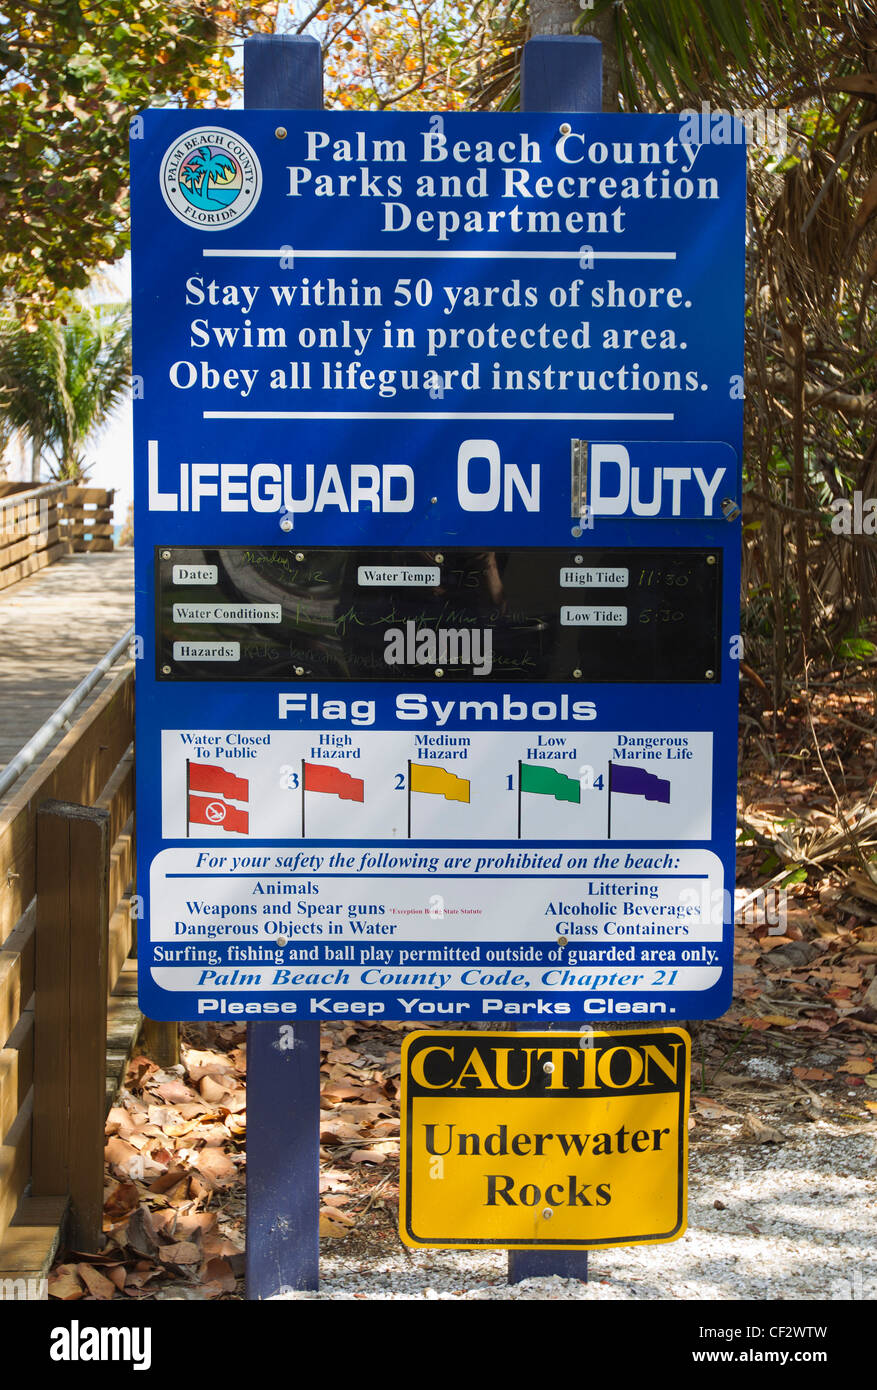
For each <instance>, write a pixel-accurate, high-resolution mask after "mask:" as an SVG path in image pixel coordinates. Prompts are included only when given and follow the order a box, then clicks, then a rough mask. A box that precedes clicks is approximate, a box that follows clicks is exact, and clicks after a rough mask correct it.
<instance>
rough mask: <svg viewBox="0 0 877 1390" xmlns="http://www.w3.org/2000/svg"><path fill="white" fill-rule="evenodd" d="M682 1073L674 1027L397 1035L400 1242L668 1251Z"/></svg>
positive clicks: (681, 1197)
mask: <svg viewBox="0 0 877 1390" xmlns="http://www.w3.org/2000/svg"><path fill="white" fill-rule="evenodd" d="M690 1062H691V1043H690V1039H689V1036H688V1034H687V1033H685V1032H683V1031H682V1030H681V1029H679V1028H653V1029H649V1030H648V1031H644V1032H636V1033H633V1032H626V1031H625V1032H614V1033H613V1032H611V1031H605V1032H592V1031H590V1030H588V1031H586V1032H584V1033H487V1032H483V1033H482V1032H474V1031H473V1032H437V1031H436V1032H423V1033H412V1034H410V1035H409V1037H408V1038H407V1039H406V1040H405V1044H404V1047H403V1051H402V1165H401V1193H400V1204H399V1229H400V1234H401V1237H402V1240H403V1241H404V1242H405V1244H406V1245H414V1246H437V1247H448V1248H451V1247H457V1246H465V1247H470V1246H500V1247H502V1248H504V1249H520V1250H537V1249H539V1250H542V1249H548V1250H551V1249H554V1250H561V1249H570V1248H578V1249H583V1250H584V1249H589V1250H593V1249H601V1248H606V1247H607V1246H613V1245H640V1244H658V1243H660V1242H663V1241H671V1240H676V1239H678V1237H679V1236H681V1235H682V1233H683V1232H684V1230H685V1226H686V1186H687V1167H688V1092H689V1075H690Z"/></svg>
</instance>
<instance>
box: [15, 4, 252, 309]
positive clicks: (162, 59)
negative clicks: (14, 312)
mask: <svg viewBox="0 0 877 1390" xmlns="http://www.w3.org/2000/svg"><path fill="white" fill-rule="evenodd" d="M276 9H277V5H276V3H273V4H267V3H263V4H253V5H232V4H228V5H218V6H215V5H207V4H203V3H200V2H199V0H43V3H39V4H18V3H15V2H14V0H11V2H10V3H7V4H4V5H3V7H2V20H0V25H2V28H0V88H2V92H3V100H2V103H0V145H2V147H3V151H4V157H3V161H2V164H0V298H2V299H6V300H7V301H8V300H9V298H10V297H11V296H14V297H15V299H16V300H17V302H18V306H19V312H23V311H26V310H27V307H28V305H31V304H42V305H46V304H48V303H51V301H52V300H53V299H54V298H55V296H56V295H57V294H58V293H59V292H60V291H64V290H76V289H83V288H84V287H85V286H86V285H87V284H88V282H89V280H90V278H91V272H92V270H93V269H94V267H96V266H97V265H98V264H100V263H101V262H111V261H114V260H117V259H118V258H119V257H120V256H121V255H122V254H123V252H124V251H125V249H126V247H127V241H128V232H127V185H128V126H129V120H130V118H131V117H132V116H133V115H134V114H135V113H136V112H138V111H140V110H142V109H143V108H144V107H146V106H150V105H163V104H165V103H168V102H170V103H177V104H181V105H186V106H198V105H213V104H214V103H220V104H222V103H223V102H227V101H229V100H230V98H231V93H232V90H233V89H234V86H235V83H236V80H237V79H236V78H235V77H234V76H233V74H232V71H231V69H230V67H229V61H228V60H229V58H230V57H231V55H232V49H231V47H230V39H231V37H232V36H233V35H234V34H235V33H236V32H239V31H240V30H241V29H246V28H254V27H255V28H259V27H265V25H266V24H267V25H269V27H270V26H271V25H273V19H274V15H275V12H276Z"/></svg>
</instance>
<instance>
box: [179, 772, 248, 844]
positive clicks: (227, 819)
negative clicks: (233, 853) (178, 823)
mask: <svg viewBox="0 0 877 1390" xmlns="http://www.w3.org/2000/svg"><path fill="white" fill-rule="evenodd" d="M239 780H240V779H239V778H235V781H239ZM189 821H190V823H191V822H194V823H195V824H196V825H218V826H219V828H220V830H230V831H231V832H232V833H233V834H235V835H249V833H250V816H249V812H248V811H242V810H241V809H240V807H238V806H230V805H229V803H228V802H227V801H223V800H222V799H221V798H220V797H218V796H190V797H189Z"/></svg>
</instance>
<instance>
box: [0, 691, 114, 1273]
mask: <svg viewBox="0 0 877 1390" xmlns="http://www.w3.org/2000/svg"><path fill="white" fill-rule="evenodd" d="M133 737H134V673H133V669H132V668H131V666H130V665H126V666H125V667H124V668H123V669H122V670H120V671H119V672H118V674H117V675H115V676H114V677H113V679H112V680H111V681H110V683H109V684H108V686H107V688H106V689H105V690H104V691H103V692H102V693H101V694H100V695H99V696H98V698H97V699H96V700H95V701H94V703H93V704H92V705H91V706H90V708H89V709H88V710H87V711H86V712H85V714H83V715H82V717H81V718H80V719H79V720H78V721H77V723H76V724H75V725H74V726H73V728H72V729H71V730H70V732H69V733H68V734H67V735H66V737H65V738H64V740H63V741H62V742H61V743H60V744H59V745H58V747H57V748H56V749H55V750H54V752H53V753H51V754H50V756H49V757H48V759H47V760H46V761H45V762H44V763H43V765H42V766H41V767H40V768H39V770H38V771H37V772H35V773H34V774H33V776H32V777H30V778H29V779H28V781H27V782H26V783H25V784H24V785H23V786H22V787H21V788H20V789H19V790H18V792H16V793H15V794H14V795H13V796H12V799H11V800H10V801H9V803H8V804H7V805H6V807H4V809H3V810H2V812H0V1278H13V1279H22V1278H24V1277H25V1276H26V1275H27V1276H30V1275H32V1274H33V1275H35V1274H37V1273H39V1272H43V1273H44V1272H45V1270H46V1269H47V1268H48V1264H49V1261H50V1260H51V1257H52V1254H53V1251H54V1247H55V1245H56V1244H57V1241H58V1235H59V1228H60V1226H61V1224H62V1221H63V1220H64V1218H65V1213H66V1220H67V1223H68V1231H67V1234H68V1239H69V1241H70V1243H71V1245H73V1246H74V1248H76V1249H79V1250H88V1249H92V1250H93V1249H97V1247H98V1244H99V1240H100V1230H101V1208H102V1184H103V1144H104V1137H103V1132H104V1119H105V1115H106V1108H107V1104H108V1098H110V1099H111V1096H112V1092H113V1090H114V1089H115V1084H116V1081H117V1078H116V1077H113V1078H111V1079H110V1080H109V1081H108V1079H107V1060H106V1059H107V1017H108V1008H109V1013H110V1018H111V1020H112V1008H113V1004H114V1001H118V1000H120V999H121V1000H123V1001H126V1002H127V1005H128V1008H129V1009H130V1007H131V1003H130V1000H131V993H132V987H133V990H134V991H136V967H135V966H134V963H133V962H132V961H129V960H128V957H129V955H130V951H131V946H132V933H133V923H132V920H131V911H130V900H131V894H132V893H133V891H134V875H135V868H134V755H133ZM108 1001H109V1004H108ZM110 1028H111V1031H112V1022H111V1024H110ZM111 1053H112V1048H111ZM120 1055H121V1054H120ZM121 1061H124V1055H121Z"/></svg>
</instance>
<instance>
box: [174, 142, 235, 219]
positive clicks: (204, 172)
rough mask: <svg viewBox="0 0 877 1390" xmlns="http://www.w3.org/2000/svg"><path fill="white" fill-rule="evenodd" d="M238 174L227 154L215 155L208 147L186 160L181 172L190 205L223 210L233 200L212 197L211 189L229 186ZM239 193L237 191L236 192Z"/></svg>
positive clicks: (203, 147)
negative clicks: (218, 186) (222, 184)
mask: <svg viewBox="0 0 877 1390" xmlns="http://www.w3.org/2000/svg"><path fill="white" fill-rule="evenodd" d="M236 173H237V168H236V165H235V163H234V160H233V159H230V158H229V156H228V155H227V154H220V153H214V152H213V151H212V150H210V149H209V148H208V147H207V146H206V145H202V146H201V148H200V149H199V150H196V151H195V153H194V154H193V155H192V156H191V157H190V158H189V159H187V160H186V163H185V164H184V165H183V168H182V170H181V172H180V183H181V184H183V185H184V187H185V189H186V197H187V198H188V199H189V202H190V203H193V204H194V205H195V207H199V208H223V207H226V206H227V205H228V203H229V202H230V201H231V199H222V198H216V197H215V196H214V197H211V187H214V188H215V187H216V185H219V184H221V183H225V184H227V183H228V182H229V181H230V179H231V178H232V177H233V176H234V174H236ZM235 192H237V190H235Z"/></svg>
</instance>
